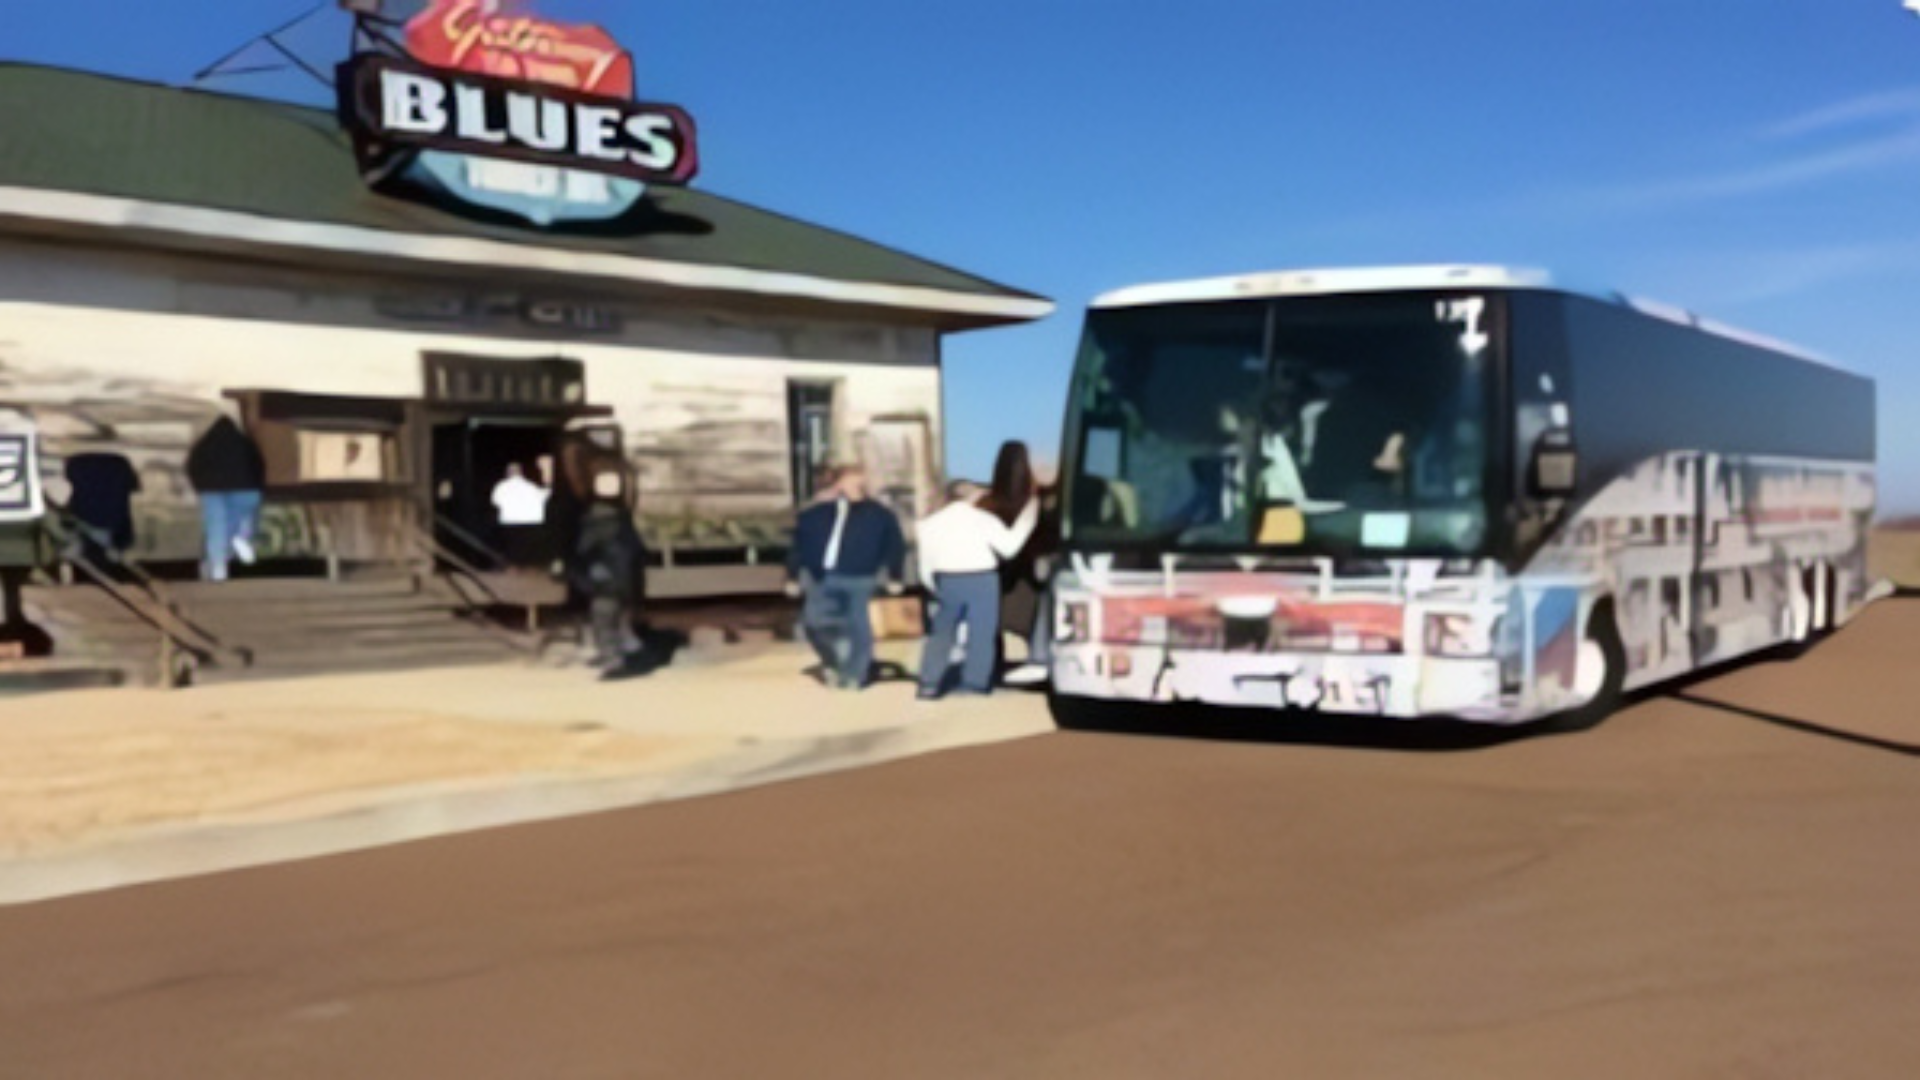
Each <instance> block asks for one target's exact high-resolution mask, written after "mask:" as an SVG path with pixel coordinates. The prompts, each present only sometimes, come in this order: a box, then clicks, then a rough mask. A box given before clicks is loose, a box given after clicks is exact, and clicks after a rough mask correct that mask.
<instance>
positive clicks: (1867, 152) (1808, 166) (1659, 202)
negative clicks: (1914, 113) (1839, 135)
mask: <svg viewBox="0 0 1920 1080" xmlns="http://www.w3.org/2000/svg"><path fill="white" fill-rule="evenodd" d="M1907 161H1920V124H1916V125H1913V126H1910V127H1909V128H1907V129H1906V130H1902V131H1899V132H1897V133H1895V134H1892V135H1882V136H1879V137H1877V138H1872V139H1865V140H1861V141H1858V142H1855V143H1853V144H1851V145H1848V146H1841V147H1837V148H1835V149H1830V150H1821V151H1818V152H1815V153H1807V154H1799V155H1796V156H1793V157H1787V158H1777V159H1775V160H1772V161H1767V162H1762V163H1760V164H1756V165H1752V166H1749V167H1747V168H1744V169H1731V170H1727V171H1724V172H1718V173H1709V174H1705V175H1700V176H1689V177H1680V178H1676V179H1665V180H1651V181H1647V182H1644V183H1638V184H1623V185H1618V186H1614V187H1607V188H1593V189H1588V190H1585V191H1574V192H1569V193H1564V194H1563V195H1561V196H1554V197H1550V199H1549V201H1550V202H1551V203H1558V204H1560V205H1564V206H1568V207H1569V208H1573V209H1580V208H1586V209H1596V210H1597V209H1625V210H1632V209H1663V208H1666V207H1669V206H1675V205H1681V204H1686V203H1697V202H1710V201H1713V200H1716V199H1727V198H1735V197H1739V196H1745V195H1758V194H1764V193H1766V192H1771V191H1780V190H1785V189H1788V188H1796V187H1804V186H1806V185H1808V184H1812V183H1816V182H1819V181H1823V180H1834V179H1839V178H1841V177H1845V176H1851V175H1855V174H1858V173H1866V172H1873V171H1876V170H1879V169H1882V168H1885V167H1887V166H1891V165H1896V164H1899V163H1901V162H1907Z"/></svg>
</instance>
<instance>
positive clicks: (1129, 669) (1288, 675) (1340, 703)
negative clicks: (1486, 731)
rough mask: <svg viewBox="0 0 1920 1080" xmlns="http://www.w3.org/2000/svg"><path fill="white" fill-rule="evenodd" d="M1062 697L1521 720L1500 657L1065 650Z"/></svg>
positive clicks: (1057, 666)
mask: <svg viewBox="0 0 1920 1080" xmlns="http://www.w3.org/2000/svg"><path fill="white" fill-rule="evenodd" d="M1053 689H1054V692H1055V693H1059V694H1065V695H1068V696H1072V697H1086V698H1097V699H1102V700H1109V701H1162V702H1174V701H1194V702H1204V703H1207V704H1211V705H1229V706H1240V707H1246V708H1265V709H1276V710H1277V709H1294V710H1303V711H1307V712H1320V713H1333V714H1342V715H1352V716H1384V717H1397V718H1408V719H1411V718H1414V717H1422V716H1446V717H1453V718H1457V719H1462V720H1478V721H1511V720H1514V719H1518V717H1516V716H1514V715H1513V711H1512V705H1513V703H1512V701H1511V700H1506V701H1503V699H1502V696H1501V692H1500V664H1499V662H1498V661H1497V660H1493V659H1453V658H1431V657H1417V656H1404V655H1382V654H1349V653H1313V654H1302V653H1250V652H1243V653H1227V652H1217V651H1203V650H1190V649H1167V648H1162V647H1159V646H1135V645H1069V646H1056V647H1055V649H1054V660H1053Z"/></svg>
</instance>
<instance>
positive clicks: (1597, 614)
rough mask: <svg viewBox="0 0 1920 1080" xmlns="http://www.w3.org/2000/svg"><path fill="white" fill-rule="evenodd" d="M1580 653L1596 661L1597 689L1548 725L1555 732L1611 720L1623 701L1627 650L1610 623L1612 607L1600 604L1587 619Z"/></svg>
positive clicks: (1616, 626) (1613, 625) (1618, 631)
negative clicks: (1583, 702)
mask: <svg viewBox="0 0 1920 1080" xmlns="http://www.w3.org/2000/svg"><path fill="white" fill-rule="evenodd" d="M1581 651H1582V652H1583V653H1586V654H1588V655H1592V656H1593V657H1594V658H1595V659H1597V660H1598V661H1599V663H1600V665H1601V667H1600V680H1599V685H1598V687H1597V688H1596V689H1595V691H1594V694H1593V696H1592V697H1591V698H1589V699H1587V702H1586V704H1584V705H1578V706H1575V707H1574V708H1572V709H1568V710H1567V711H1566V712H1564V713H1561V714H1560V715H1559V716H1557V717H1554V718H1553V719H1552V720H1551V721H1550V724H1551V726H1552V727H1553V728H1554V729H1556V730H1561V731H1584V730H1585V729H1587V728H1590V727H1594V726H1595V725H1597V724H1599V723H1600V722H1601V721H1602V720H1605V719H1606V718H1607V717H1609V716H1612V715H1613V713H1614V710H1616V709H1618V708H1619V707H1620V703H1621V701H1622V700H1623V699H1624V698H1625V697H1626V685H1627V647H1626V644H1625V643H1624V642H1622V641H1621V640H1620V627H1619V626H1618V625H1617V624H1616V623H1615V622H1614V618H1613V605H1611V604H1609V603H1606V602H1605V601H1602V602H1601V603H1600V604H1599V605H1597V606H1596V607H1595V608H1594V609H1593V614H1592V615H1590V616H1588V618H1587V633H1586V638H1585V640H1584V641H1583V642H1582V643H1581ZM1576 670H1578V669H1577V668H1576Z"/></svg>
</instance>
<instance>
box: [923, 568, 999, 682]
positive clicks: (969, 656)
mask: <svg viewBox="0 0 1920 1080" xmlns="http://www.w3.org/2000/svg"><path fill="white" fill-rule="evenodd" d="M933 583H934V589H935V592H936V594H937V601H936V602H937V603H938V605H939V607H938V608H937V610H935V611H934V614H933V629H932V630H931V631H930V632H929V633H928V634H927V643H926V645H925V647H924V648H922V650H921V652H920V692H921V693H923V694H938V693H939V692H940V689H941V686H942V684H943V683H945V682H946V678H947V669H948V668H949V667H950V666H952V656H953V643H954V640H955V638H956V637H957V636H958V635H959V633H960V626H961V624H963V623H964V624H965V625H966V628H967V651H966V653H965V655H964V658H963V660H962V661H961V664H960V688H961V689H962V690H966V691H967V692H969V693H974V694H985V693H989V692H991V691H992V690H993V661H994V655H995V652H996V650H995V648H994V646H995V645H996V644H997V643H998V642H999V640H1000V575H999V574H996V573H993V572H991V571H989V572H987V573H983V574H936V575H934V580H933Z"/></svg>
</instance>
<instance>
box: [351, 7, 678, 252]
mask: <svg viewBox="0 0 1920 1080" xmlns="http://www.w3.org/2000/svg"><path fill="white" fill-rule="evenodd" d="M405 40H406V50H407V54H408V56H407V57H406V58H404V59H402V58H397V57H392V56H384V55H375V54H362V55H360V56H357V57H355V58H354V59H352V60H350V61H349V62H348V63H347V64H345V65H344V66H343V67H342V70H341V77H340V80H339V85H340V87H341V100H340V113H341V118H342V122H343V123H344V124H345V125H346V126H347V128H348V129H349V130H350V131H351V132H352V133H353V134H354V136H355V144H356V148H357V149H358V150H359V151H360V156H361V162H362V166H363V169H364V170H365V171H366V172H367V173H368V174H369V176H370V177H387V178H390V179H389V180H388V181H387V182H388V183H397V184H398V186H400V187H402V188H410V189H413V190H415V191H421V192H424V193H428V194H432V195H436V196H441V197H451V198H452V199H454V200H457V201H459V202H461V203H465V204H468V205H472V206H476V207H479V208H483V209H487V210H494V211H502V212H506V213H510V214H514V215H517V216H519V217H522V218H525V219H527V220H530V221H532V222H533V223H535V224H536V225H540V226H543V227H545V226H551V225H554V224H556V223H558V222H562V221H579V220H606V219H610V218H615V217H618V216H620V215H622V214H624V213H626V212H627V211H629V210H631V209H632V208H633V207H634V206H635V205H636V204H637V203H638V202H639V201H640V199H641V197H642V196H643V195H644V194H645V191H646V185H647V184H667V185H678V184H685V183H687V182H688V181H689V180H691V179H692V178H693V176H694V175H695V173H696V172H697V171H698V168H699V152H698V146H697V142H696V136H695V130H694V125H693V119H692V118H691V117H690V116H688V115H687V113H686V112H685V111H684V110H682V109H680V108H678V107H677V106H673V105H661V104H647V103H640V102H636V101H634V100H633V95H634V69H633V59H632V57H631V56H630V55H629V54H628V53H627V52H626V51H625V50H624V49H622V48H621V47H620V45H619V44H618V43H617V42H616V41H614V39H613V38H612V37H611V36H610V35H609V34H607V32H606V31H604V30H602V29H600V28H599V27H596V26H581V25H569V24H562V23H555V22H550V21H547V20H545V19H541V18H538V17H535V16H532V15H528V14H524V13H518V12H515V13H504V12H502V10H501V5H500V3H499V2H498V0H434V2H432V3H430V4H428V6H427V7H426V9H425V10H423V11H421V12H420V14H418V15H416V16H414V17H413V18H412V19H410V20H408V22H407V24H406V35H405Z"/></svg>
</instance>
